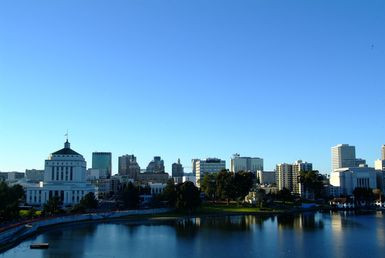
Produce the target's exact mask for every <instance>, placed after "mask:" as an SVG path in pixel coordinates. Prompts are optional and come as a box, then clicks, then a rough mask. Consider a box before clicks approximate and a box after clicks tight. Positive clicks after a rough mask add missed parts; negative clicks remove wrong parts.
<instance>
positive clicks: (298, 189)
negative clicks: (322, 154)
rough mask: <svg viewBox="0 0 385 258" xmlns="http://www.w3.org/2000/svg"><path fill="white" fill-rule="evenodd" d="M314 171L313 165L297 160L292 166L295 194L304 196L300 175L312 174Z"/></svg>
mask: <svg viewBox="0 0 385 258" xmlns="http://www.w3.org/2000/svg"><path fill="white" fill-rule="evenodd" d="M312 170H313V164H312V163H308V162H303V161H302V160H297V161H296V162H294V164H293V166H292V173H293V175H292V184H293V193H295V194H299V195H301V196H302V195H303V187H302V184H301V182H300V175H301V173H302V172H310V171H312Z"/></svg>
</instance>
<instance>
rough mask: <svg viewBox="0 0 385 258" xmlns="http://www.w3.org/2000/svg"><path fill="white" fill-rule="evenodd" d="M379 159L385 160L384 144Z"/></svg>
mask: <svg viewBox="0 0 385 258" xmlns="http://www.w3.org/2000/svg"><path fill="white" fill-rule="evenodd" d="M381 159H382V160H385V144H383V145H382V146H381Z"/></svg>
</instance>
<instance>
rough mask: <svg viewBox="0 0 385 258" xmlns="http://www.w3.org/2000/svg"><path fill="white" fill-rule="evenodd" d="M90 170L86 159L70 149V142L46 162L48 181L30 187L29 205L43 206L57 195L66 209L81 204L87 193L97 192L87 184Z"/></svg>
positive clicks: (28, 192) (45, 176) (46, 179)
mask: <svg viewBox="0 0 385 258" xmlns="http://www.w3.org/2000/svg"><path fill="white" fill-rule="evenodd" d="M86 170H87V163H86V161H85V159H84V158H83V156H82V155H81V154H79V153H77V152H76V151H74V150H72V149H71V148H70V143H69V142H68V140H67V141H66V142H65V143H64V148H63V149H61V150H58V151H56V152H54V153H52V154H51V155H50V156H49V157H48V159H47V160H46V161H45V166H44V182H41V183H40V184H39V185H38V186H34V187H28V188H27V191H26V192H27V194H26V195H27V197H26V203H27V204H29V205H34V206H41V205H44V204H45V203H46V202H47V201H48V200H49V199H50V198H52V197H54V196H58V197H59V198H60V200H61V201H62V203H63V206H73V205H75V204H77V203H79V202H80V200H81V199H82V198H83V196H85V195H86V194H87V193H89V192H93V193H94V194H95V192H96V188H95V187H94V186H92V185H91V184H89V183H87V181H86ZM95 196H97V195H96V194H95Z"/></svg>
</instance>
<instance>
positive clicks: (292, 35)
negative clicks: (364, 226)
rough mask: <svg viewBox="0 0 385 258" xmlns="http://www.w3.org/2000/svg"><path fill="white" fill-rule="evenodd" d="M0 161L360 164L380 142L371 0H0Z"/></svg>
mask: <svg viewBox="0 0 385 258" xmlns="http://www.w3.org/2000/svg"><path fill="white" fill-rule="evenodd" d="M0 96H1V99H0V170H1V171H11V170H17V171H24V170H25V169H26V168H43V166H44V159H46V158H47V157H48V155H49V153H51V152H53V151H55V150H57V149H60V148H62V145H63V142H64V134H65V132H66V130H67V129H68V130H69V134H70V142H71V144H72V147H73V149H75V150H76V151H78V152H80V153H82V154H83V155H84V156H85V158H86V160H87V162H88V165H89V166H91V153H92V152H93V151H111V152H112V153H113V170H114V172H117V157H118V156H120V155H123V154H131V153H133V154H135V155H136V156H137V157H138V161H139V164H140V165H141V167H142V168H145V167H146V166H147V164H148V162H149V161H150V160H151V159H152V157H153V156H155V155H161V156H162V158H163V159H164V160H165V163H166V169H167V170H168V171H170V167H171V163H172V162H175V161H176V160H177V159H178V158H180V159H181V161H182V163H183V164H184V166H185V167H186V169H185V170H186V171H190V170H191V169H190V168H189V167H191V159H192V158H205V157H219V158H222V159H226V161H227V162H228V161H229V158H230V157H231V155H232V154H233V153H236V152H238V153H240V154H241V155H244V156H258V157H262V158H264V160H265V168H266V169H269V170H270V169H273V168H274V167H275V164H276V163H280V162H293V161H294V160H297V159H302V160H306V161H308V162H312V163H313V164H314V167H315V168H316V169H319V170H320V171H321V172H329V170H330V147H331V146H334V145H336V144H338V143H349V144H351V145H355V146H356V151H357V156H358V157H361V158H365V159H367V161H368V163H369V165H372V164H373V161H374V160H375V159H377V158H379V157H380V146H381V145H382V144H384V143H385V137H384V132H385V121H384V117H383V113H384V110H385V101H384V96H385V2H384V1H381V0H378V1H354V0H353V1H351V0H349V1H342V0H340V1H335V0H322V1H321V0H314V1H305V0H304V1H300V0H293V1H286V0H280V1H279V0H269V1H267V0H253V1H247V0H245V1H234V0H233V1H229V0H213V1H206V0H201V1H199V0H195V1H193V0H186V1H179V0H178V1H176V0H174V1H160V0H148V1H144V0H140V1H139V0H137V1H95V0H92V1H17V0H12V1H7V0H4V1H1V3H0Z"/></svg>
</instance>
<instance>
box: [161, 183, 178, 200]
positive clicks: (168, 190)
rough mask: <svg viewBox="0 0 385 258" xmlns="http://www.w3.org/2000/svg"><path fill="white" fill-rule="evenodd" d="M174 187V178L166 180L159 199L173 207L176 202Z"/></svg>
mask: <svg viewBox="0 0 385 258" xmlns="http://www.w3.org/2000/svg"><path fill="white" fill-rule="evenodd" d="M176 196H177V192H176V187H175V183H174V179H172V178H171V179H169V180H168V181H167V184H166V187H165V188H164V189H163V192H162V194H161V196H160V197H161V200H163V201H166V202H167V204H168V206H170V207H175V204H176Z"/></svg>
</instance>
